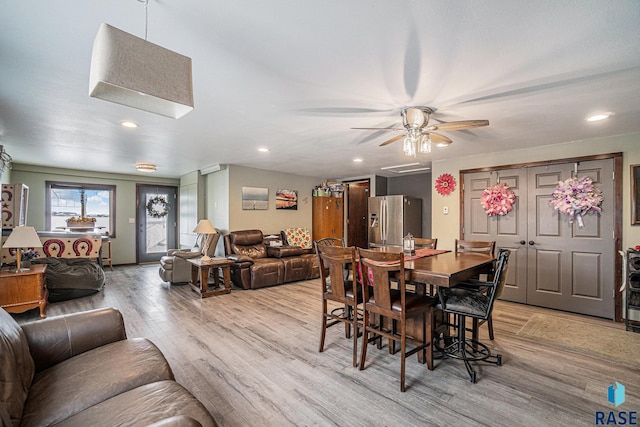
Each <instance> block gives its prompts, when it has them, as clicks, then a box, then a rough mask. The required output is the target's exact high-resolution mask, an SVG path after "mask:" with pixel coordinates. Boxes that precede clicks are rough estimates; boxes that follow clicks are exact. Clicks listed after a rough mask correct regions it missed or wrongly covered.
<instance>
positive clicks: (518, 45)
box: [0, 0, 640, 178]
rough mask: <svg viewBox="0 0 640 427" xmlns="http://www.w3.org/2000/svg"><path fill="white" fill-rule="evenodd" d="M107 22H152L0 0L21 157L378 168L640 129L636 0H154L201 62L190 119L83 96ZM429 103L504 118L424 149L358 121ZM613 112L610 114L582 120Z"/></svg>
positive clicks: (99, 7)
mask: <svg viewBox="0 0 640 427" xmlns="http://www.w3.org/2000/svg"><path fill="white" fill-rule="evenodd" d="M103 22H106V23H108V24H110V25H112V26H115V27H117V28H120V29H121V30H124V31H127V32H129V33H132V34H134V35H137V36H139V37H144V31H145V10H144V5H143V4H142V3H140V2H139V1H137V0H92V1H71V0H48V1H42V0H37V1H36V0H21V1H4V2H3V5H2V10H1V12H0V144H3V145H4V146H5V149H6V150H7V152H8V153H9V154H10V155H11V156H12V157H13V159H14V161H15V162H20V163H28V164H36V165H52V166H58V167H65V168H75V169H87V170H96V171H109V172H118V173H135V169H134V165H135V163H136V162H149V163H155V164H157V165H158V171H157V172H156V175H157V176H163V177H178V176H180V175H183V174H185V173H188V172H191V171H193V170H196V169H200V168H203V167H206V166H209V165H211V164H214V163H221V164H237V165H243V166H249V167H254V168H261V169H268V170H279V171H286V172H290V173H295V174H300V175H308V176H318V177H328V178H339V177H352V176H361V175H368V174H373V173H377V174H383V175H387V176H388V175H390V174H391V175H393V173H392V172H386V173H382V172H383V171H380V167H383V166H389V165H394V164H402V163H408V162H410V161H418V162H420V163H421V164H424V165H427V166H428V165H430V163H431V161H434V160H439V159H445V158H450V157H452V156H466V155H473V154H479V153H488V152H497V151H502V150H509V149H514V148H519V147H532V146H541V145H548V144H555V143H561V142H567V141H575V140H581V139H589V138H595V137H604V136H608V135H619V134H627V133H635V132H640V30H639V28H640V26H639V24H640V2H639V1H638V0H615V1H611V0H573V1H569V0H563V1H560V0H544V1H543V0H539V1H531V0H503V1H486V0H483V1H479V0H458V1H455V2H454V1H438V0H428V1H427V0H416V1H408V0H402V1H400V0H377V1H376V0H348V1H345V0H322V1H313V2H311V1H299V0H289V1H286V0H269V1H264V0H235V1H218V0H215V1H205V0H200V1H198V0H150V1H149V5H148V22H149V24H148V40H149V41H151V42H153V43H155V44H158V45H161V46H163V47H165V48H168V49H171V50H174V51H176V52H178V53H181V54H183V55H187V56H189V57H191V58H192V61H193V87H194V97H195V109H194V111H192V112H191V113H189V114H188V115H186V116H185V117H183V118H181V119H179V120H173V119H168V118H165V117H162V116H157V115H153V114H150V113H146V112H143V111H138V110H134V109H131V108H128V107H124V106H121V105H117V104H112V103H109V102H106V101H102V100H98V99H95V98H90V97H89V96H88V84H89V83H88V82H89V64H90V59H91V48H92V43H93V39H94V37H95V35H96V32H97V30H98V27H99V26H100V24H101V23H103ZM416 105H420V106H430V107H433V108H435V109H436V110H437V111H436V113H434V114H433V115H432V120H434V119H435V120H440V121H452V120H466V119H488V120H489V121H490V123H491V125H490V126H489V127H483V128H478V129H473V130H465V131H455V132H447V133H446V135H447V136H449V137H450V138H452V139H453V141H454V142H453V144H452V145H451V146H450V147H447V148H441V149H440V148H434V151H433V153H432V154H430V155H419V156H418V158H417V159H416V160H413V159H409V158H407V157H405V156H404V155H403V154H402V146H401V143H400V142H398V143H395V144H391V145H389V146H386V147H378V145H379V144H380V143H381V142H383V141H385V140H386V139H388V138H390V137H391V136H395V134H394V133H392V132H384V133H382V132H372V131H361V130H351V129H350V128H351V127H387V126H392V125H399V124H400V122H401V118H400V110H401V108H402V107H404V106H416ZM602 111H610V112H614V113H615V114H614V115H613V116H612V117H611V118H610V119H609V120H607V121H604V122H597V123H588V122H586V121H585V117H586V116H588V115H590V114H592V113H595V112H602ZM124 119H130V120H133V121H135V122H137V123H138V124H139V125H140V127H139V128H137V129H125V128H123V127H121V126H120V124H119V123H120V121H121V120H124ZM261 146H264V147H268V148H269V149H270V152H269V153H259V152H258V151H257V148H258V147H261ZM356 157H361V158H362V159H363V162H362V163H360V164H354V163H353V161H352V160H353V159H354V158H356Z"/></svg>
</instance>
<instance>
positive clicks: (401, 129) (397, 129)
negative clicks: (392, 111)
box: [351, 128, 406, 131]
mask: <svg viewBox="0 0 640 427" xmlns="http://www.w3.org/2000/svg"><path fill="white" fill-rule="evenodd" d="M351 129H358V130H395V131H404V130H406V129H404V128H351Z"/></svg>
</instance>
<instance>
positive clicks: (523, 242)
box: [516, 240, 527, 245]
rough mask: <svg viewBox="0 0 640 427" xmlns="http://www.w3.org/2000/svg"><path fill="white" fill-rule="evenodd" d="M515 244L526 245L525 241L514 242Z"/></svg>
mask: <svg viewBox="0 0 640 427" xmlns="http://www.w3.org/2000/svg"><path fill="white" fill-rule="evenodd" d="M516 243H519V244H521V245H526V244H527V242H526V241H524V240H520V241H519V242H516Z"/></svg>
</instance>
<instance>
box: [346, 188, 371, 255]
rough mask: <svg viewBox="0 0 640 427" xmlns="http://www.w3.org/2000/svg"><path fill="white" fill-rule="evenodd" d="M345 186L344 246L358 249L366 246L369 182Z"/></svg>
mask: <svg viewBox="0 0 640 427" xmlns="http://www.w3.org/2000/svg"><path fill="white" fill-rule="evenodd" d="M343 184H345V185H346V204H347V218H346V223H347V224H346V225H347V227H346V229H347V235H346V238H347V239H346V244H347V245H348V246H356V247H358V248H366V247H367V245H368V231H367V209H368V206H369V180H368V179H367V180H362V181H354V182H348V181H347V182H343Z"/></svg>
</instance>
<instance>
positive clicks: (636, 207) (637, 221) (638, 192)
mask: <svg viewBox="0 0 640 427" xmlns="http://www.w3.org/2000/svg"><path fill="white" fill-rule="evenodd" d="M631 225H640V165H631Z"/></svg>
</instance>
